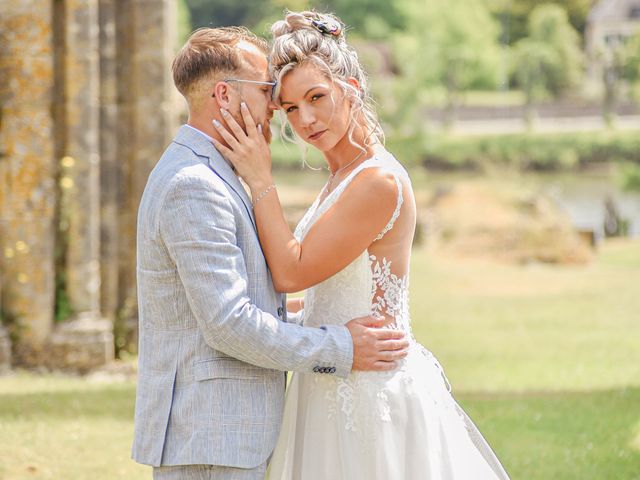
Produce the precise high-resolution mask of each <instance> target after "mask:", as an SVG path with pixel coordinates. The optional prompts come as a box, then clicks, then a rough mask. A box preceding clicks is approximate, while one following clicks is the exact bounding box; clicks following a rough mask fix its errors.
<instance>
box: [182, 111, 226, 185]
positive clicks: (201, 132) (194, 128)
mask: <svg viewBox="0 0 640 480" xmlns="http://www.w3.org/2000/svg"><path fill="white" fill-rule="evenodd" d="M184 126H185V127H189V128H190V129H191V130H193V131H195V132H198V133H199V134H200V135H202V136H203V137H205V138H206V139H207V140H209V141H210V142H211V143H213V138H212V137H210V136H209V135H207V134H206V133H204V132H203V131H202V130H199V129H197V128H196V127H192V126H191V125H189V124H188V123H185V124H184ZM214 148H215V147H214ZM222 158H224V157H222ZM224 161H225V162H227V163H228V164H229V166H230V167H231V169H232V170H233V173H235V174H236V175H237V172H236V168H235V167H234V166H233V165H232V164H231V162H229V160H227V159H226V158H224Z"/></svg>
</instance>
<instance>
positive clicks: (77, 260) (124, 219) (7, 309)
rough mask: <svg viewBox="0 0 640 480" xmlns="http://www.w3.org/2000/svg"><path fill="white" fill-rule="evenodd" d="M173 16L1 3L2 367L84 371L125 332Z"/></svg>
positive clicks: (121, 6) (123, 4) (91, 0)
mask: <svg viewBox="0 0 640 480" xmlns="http://www.w3.org/2000/svg"><path fill="white" fill-rule="evenodd" d="M175 8H176V6H175V2H174V1H172V0H137V1H128V0H3V2H2V14H1V15H0V78H1V79H2V81H0V299H1V303H0V315H1V319H2V322H1V323H0V371H3V370H6V369H7V368H9V367H10V365H21V366H30V367H33V366H35V367H40V366H44V367H47V368H56V369H68V370H74V371H79V372H85V371H88V370H89V369H91V368H93V367H97V366H100V365H103V364H105V363H107V362H109V361H111V360H112V359H113V358H114V326H115V328H116V330H117V329H118V328H119V327H118V325H125V326H126V325H131V324H133V325H135V319H136V300H135V298H136V292H135V222H136V212H137V207H138V202H139V198H140V196H141V193H142V190H143V188H144V184H145V182H146V178H147V175H148V172H149V171H150V169H151V168H152V166H153V165H154V164H155V162H156V161H157V159H158V158H159V157H160V155H161V153H162V151H163V150H164V148H165V146H166V144H167V143H168V141H169V140H170V138H171V136H172V134H173V132H174V130H175V127H176V121H177V118H176V116H175V115H174V113H173V112H174V110H175V109H173V108H171V107H172V103H173V98H174V93H173V85H172V82H171V78H170V62H171V59H172V57H173V54H174V51H175V47H176V42H175V38H176V34H175V33H176V32H175V30H176V27H175V26H176V12H175ZM56 312H57V313H58V316H59V317H64V318H63V319H62V321H56V320H55V317H56ZM59 320H60V319H59ZM10 339H11V340H12V342H10Z"/></svg>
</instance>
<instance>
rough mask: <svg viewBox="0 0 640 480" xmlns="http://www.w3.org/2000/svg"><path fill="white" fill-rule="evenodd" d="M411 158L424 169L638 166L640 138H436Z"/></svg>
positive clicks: (617, 135)
mask: <svg viewBox="0 0 640 480" xmlns="http://www.w3.org/2000/svg"><path fill="white" fill-rule="evenodd" d="M413 158H414V159H415V160H414V161H418V160H421V161H422V163H423V164H424V165H426V166H431V167H436V168H445V169H472V170H485V169H490V168H493V167H495V166H507V167H511V168H515V169H518V170H549V171H558V170H572V169H576V168H578V167H582V166H585V165H588V164H593V163H602V162H614V163H622V162H625V161H626V162H633V163H635V164H639V165H640V137H639V136H638V135H637V134H636V133H624V132H620V133H607V132H603V133H571V134H518V135H499V136H491V137H467V138H462V137H455V138H452V137H449V138H439V139H435V138H434V139H432V141H431V142H429V143H428V144H427V148H426V150H424V151H422V153H421V155H420V154H416V155H415V156H414V157H413ZM403 161H405V162H406V159H403Z"/></svg>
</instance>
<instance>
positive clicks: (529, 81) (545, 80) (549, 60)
mask: <svg viewBox="0 0 640 480" xmlns="http://www.w3.org/2000/svg"><path fill="white" fill-rule="evenodd" d="M513 58H514V61H513V67H514V73H515V78H516V81H517V82H518V85H519V86H520V88H521V89H522V91H523V92H524V94H525V97H526V103H527V105H532V104H533V103H535V102H539V101H540V100H542V99H544V98H546V97H547V96H548V92H549V91H550V89H551V88H550V85H549V83H550V82H549V79H550V77H551V76H553V72H554V71H557V70H558V69H560V68H562V63H561V62H560V57H559V55H558V53H557V52H556V51H555V50H554V49H553V48H552V47H551V46H550V45H549V44H547V43H545V42H540V41H537V40H534V39H531V38H523V39H522V40H520V41H519V42H518V43H516V45H515V48H514V49H513Z"/></svg>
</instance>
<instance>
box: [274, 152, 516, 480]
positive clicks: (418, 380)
mask: <svg viewBox="0 0 640 480" xmlns="http://www.w3.org/2000/svg"><path fill="white" fill-rule="evenodd" d="M376 167H377V168H382V169H384V170H385V171H387V172H390V173H392V174H393V176H394V178H395V180H396V184H397V187H398V199H397V206H396V209H395V212H394V214H393V216H392V218H391V219H390V221H389V223H388V225H387V226H386V227H385V229H384V230H383V231H382V232H380V234H379V235H378V237H377V238H376V241H374V242H373V243H372V245H371V246H370V248H369V250H368V251H365V252H363V253H362V254H361V255H360V256H359V257H358V258H356V259H355V260H354V261H353V262H352V263H351V264H350V265H349V266H347V267H346V268H345V269H344V270H342V271H340V272H338V273H336V274H335V275H334V276H332V277H331V278H328V279H327V280H325V281H323V282H321V283H319V284H318V285H315V286H313V287H311V288H309V289H308V290H307V291H306V292H305V309H304V315H303V323H304V325H307V326H320V325H326V324H327V323H336V324H344V323H346V322H348V321H349V320H351V319H353V318H356V317H360V316H365V315H368V314H370V313H371V312H377V313H379V314H382V315H385V316H387V317H389V316H391V317H394V318H395V324H396V326H397V328H399V329H402V330H404V331H406V332H407V335H408V337H409V338H410V339H411V347H410V352H409V355H408V356H407V357H406V359H404V360H403V361H401V362H400V366H399V368H397V369H396V370H394V371H392V372H382V373H378V372H353V373H351V374H350V375H349V377H348V378H347V379H341V378H338V377H335V376H332V375H320V374H298V373H296V374H294V375H293V378H292V380H291V384H290V386H289V389H288V391H287V399H286V405H285V412H284V420H283V425H282V430H281V433H280V438H279V440H278V444H277V446H276V449H275V452H274V454H273V458H272V461H271V466H270V475H269V479H270V480H374V479H380V480H418V479H434V480H435V479H438V480H439V479H443V480H444V479H455V480H462V479H469V480H471V479H473V480H485V479H508V476H507V474H506V472H505V471H504V469H503V468H502V466H501V465H500V462H499V461H498V459H497V458H496V456H495V455H494V453H493V451H492V450H491V448H490V447H489V445H488V444H487V443H486V441H485V440H484V438H483V437H482V435H481V434H480V432H479V431H478V430H477V429H476V427H475V426H474V425H473V423H472V422H471V420H470V419H469V417H467V416H466V414H465V413H464V412H463V411H462V409H461V408H460V407H459V406H458V404H457V403H456V402H455V400H454V399H453V397H452V396H451V394H450V391H449V386H448V382H447V380H446V377H445V376H444V373H443V371H442V368H441V367H440V364H439V363H438V361H437V360H436V358H435V357H434V356H433V355H432V354H431V352H429V351H428V350H426V349H425V348H424V347H422V346H421V345H420V344H418V343H417V342H416V341H415V340H414V339H413V336H412V335H411V326H410V318H409V298H408V297H409V275H408V274H409V259H410V254H411V241H412V238H413V232H414V229H415V202H414V199H413V192H412V191H411V183H410V180H409V178H408V175H407V173H406V171H405V170H404V168H403V167H402V166H401V165H400V164H399V163H398V162H397V160H396V159H395V158H394V157H393V156H392V155H391V154H389V153H388V152H387V151H386V150H384V148H382V147H378V148H377V149H376V152H375V155H374V156H373V157H372V158H370V159H368V160H366V161H365V162H363V163H362V164H360V165H359V166H358V167H356V168H355V169H354V170H353V171H352V172H351V173H350V175H349V176H348V177H347V178H346V179H345V180H343V181H342V182H341V183H340V184H339V185H338V186H337V187H336V189H335V190H334V191H332V192H331V193H330V194H329V195H328V196H327V198H326V199H325V200H324V201H322V203H320V198H321V196H319V197H318V198H317V199H316V201H315V202H314V204H313V205H312V206H311V208H310V209H309V210H308V211H307V213H306V215H305V216H304V217H303V219H302V220H301V221H300V224H299V225H298V227H297V229H296V232H295V236H296V238H297V239H298V240H300V241H301V240H302V239H303V238H304V236H305V235H306V234H307V232H308V231H309V230H310V228H311V227H312V226H313V224H314V222H315V221H316V220H317V219H318V218H319V217H320V216H322V214H323V213H324V212H326V211H327V210H328V209H329V208H330V207H331V206H332V205H333V204H334V203H335V202H336V201H337V199H338V198H339V197H340V195H341V194H342V192H343V191H344V190H345V189H346V188H347V187H348V185H349V183H350V182H351V181H352V180H353V178H354V177H355V176H356V175H357V174H358V173H359V172H361V171H362V170H363V169H365V168H376Z"/></svg>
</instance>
